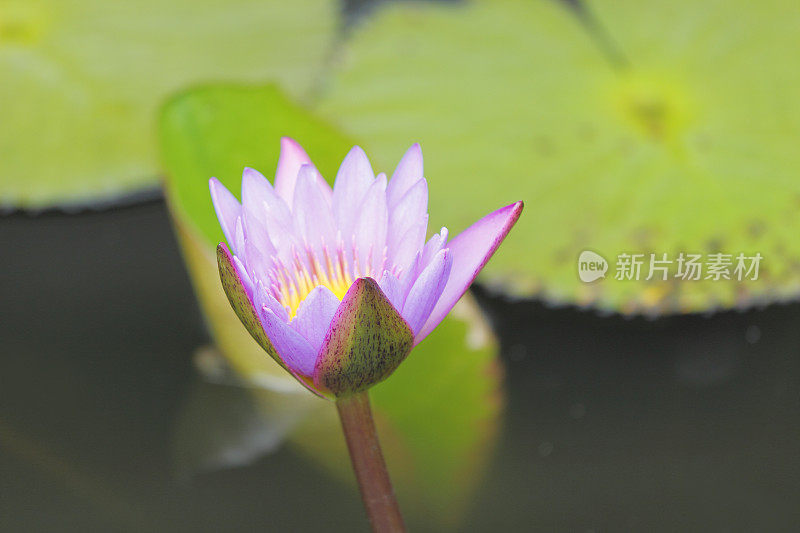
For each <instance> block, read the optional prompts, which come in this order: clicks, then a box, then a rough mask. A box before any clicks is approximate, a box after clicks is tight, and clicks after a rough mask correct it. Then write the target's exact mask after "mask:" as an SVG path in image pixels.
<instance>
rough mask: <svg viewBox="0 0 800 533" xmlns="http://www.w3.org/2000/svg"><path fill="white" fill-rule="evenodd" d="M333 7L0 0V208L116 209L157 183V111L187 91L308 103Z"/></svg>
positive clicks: (261, 0)
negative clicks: (268, 92)
mask: <svg viewBox="0 0 800 533" xmlns="http://www.w3.org/2000/svg"><path fill="white" fill-rule="evenodd" d="M336 24H337V3H336V2H334V1H333V0H299V1H294V2H280V1H277V0H195V1H187V0H180V1H162V0H137V1H135V2H132V1H111V2H108V1H102V0H0V80H2V81H1V82H0V102H2V112H0V122H2V128H0V154H2V156H1V157H0V176H2V179H0V207H9V206H10V207H21V208H42V207H49V206H53V205H59V206H63V205H76V204H85V203H87V202H92V201H99V200H109V199H113V198H115V197H118V196H120V195H123V194H127V193H132V192H134V191H137V190H139V189H141V188H143V187H148V186H150V187H153V186H156V185H157V182H158V178H159V175H160V168H159V165H158V164H157V142H156V140H155V122H156V117H157V108H158V106H159V105H160V104H161V103H162V101H163V100H164V98H165V97H166V96H167V95H169V94H171V93H172V92H174V91H176V90H178V89H182V88H184V87H186V86H187V85H190V84H196V83H204V82H217V81H225V80H228V79H235V80H237V81H251V82H265V81H271V80H275V81H279V82H281V83H282V84H283V85H284V86H285V87H286V88H287V90H289V91H290V93H291V94H293V95H295V96H299V95H302V94H305V93H306V92H307V91H308V89H309V88H310V87H311V86H312V85H313V83H314V82H315V81H316V76H317V73H318V70H319V67H320V65H321V64H322V63H323V60H324V59H325V58H326V57H327V50H328V47H329V45H330V42H331V39H332V37H333V35H334V31H335V29H336Z"/></svg>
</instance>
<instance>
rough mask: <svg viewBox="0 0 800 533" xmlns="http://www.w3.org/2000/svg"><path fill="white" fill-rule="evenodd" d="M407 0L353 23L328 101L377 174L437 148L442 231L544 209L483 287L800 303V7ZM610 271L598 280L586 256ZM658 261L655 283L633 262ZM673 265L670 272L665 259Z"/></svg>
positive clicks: (434, 186)
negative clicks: (520, 204) (496, 211)
mask: <svg viewBox="0 0 800 533" xmlns="http://www.w3.org/2000/svg"><path fill="white" fill-rule="evenodd" d="M586 5H587V6H589V7H590V8H591V9H592V10H593V12H589V11H584V10H581V9H580V8H569V7H568V3H567V2H554V1H552V0H504V1H491V2H490V1H487V0H483V1H481V0H476V1H474V2H469V3H464V4H459V5H458V6H453V5H451V6H442V5H436V4H432V5H427V4H413V5H410V4H402V5H391V6H387V7H385V8H383V9H381V10H380V11H379V12H378V13H376V15H375V17H374V18H373V19H372V20H370V21H366V22H364V23H363V24H362V25H361V26H360V28H358V29H357V30H355V31H354V32H353V35H352V39H351V40H350V41H349V42H348V43H345V45H344V49H343V50H342V51H341V54H340V58H339V65H338V68H337V72H336V73H335V74H334V76H333V79H332V80H330V81H329V83H328V85H327V90H326V92H325V94H324V95H323V96H322V98H321V100H320V101H319V104H318V106H317V107H316V108H315V109H316V111H317V112H318V113H319V114H320V116H322V117H325V118H327V119H328V120H329V121H331V122H332V123H334V124H336V125H337V126H339V127H341V128H342V129H343V130H344V131H346V132H348V133H350V134H353V135H356V136H358V138H360V139H364V145H365V146H364V148H365V149H366V150H367V151H368V152H369V153H372V154H375V158H376V160H377V163H378V165H379V166H383V165H386V164H387V163H388V162H390V161H393V160H396V159H397V158H398V157H399V156H400V154H401V152H402V149H403V146H405V144H407V142H408V140H409V139H413V140H415V141H419V142H420V143H421V144H422V146H423V149H424V150H425V153H426V158H425V164H426V175H427V177H428V179H429V183H430V192H431V201H430V206H431V208H430V211H431V224H432V225H433V226H438V225H442V224H444V223H447V224H449V226H448V227H449V228H450V229H451V232H453V233H455V232H457V231H459V230H461V229H463V228H464V227H466V226H467V225H468V224H469V223H470V221H472V220H474V219H475V218H476V217H477V216H479V215H480V214H482V213H483V212H484V211H485V210H486V207H487V206H494V205H504V204H507V203H509V202H512V201H514V200H518V199H523V200H525V202H526V204H527V205H528V208H527V210H526V214H525V216H524V217H522V218H521V219H520V221H519V223H518V224H517V226H516V227H515V229H514V231H513V232H512V233H511V235H509V237H508V239H507V241H506V242H505V243H504V245H503V248H504V251H503V253H502V254H499V255H498V257H496V258H494V259H493V260H492V261H491V262H490V263H489V265H488V267H487V269H486V271H485V272H484V274H483V276H482V278H481V279H483V280H484V281H487V282H490V283H494V284H497V285H501V286H502V287H504V288H505V289H507V290H509V291H510V292H512V293H515V294H517V295H525V296H529V295H538V296H540V297H544V298H546V299H549V300H551V301H555V302H567V303H577V304H582V305H592V306H595V307H598V308H601V309H606V310H613V311H620V312H630V313H634V312H645V313H670V312H691V311H706V310H709V309H713V308H717V307H742V306H747V305H751V304H753V303H754V302H769V301H774V300H778V299H783V298H789V297H796V296H797V294H798V293H800V240H798V239H797V238H796V237H795V236H796V234H797V232H798V228H800V209H799V208H798V207H800V180H798V179H797V176H798V174H800V152H798V150H797V147H796V144H797V139H798V138H800V99H798V98H797V94H798V92H800V75H798V73H797V69H796V68H795V67H796V65H797V64H798V61H800V32H798V31H797V28H798V27H800V11H799V10H798V8H797V7H788V6H787V5H786V4H785V3H782V2H777V1H766V2H745V1H743V0H739V1H734V2H730V1H728V2H722V1H712V2H702V3H697V2H692V1H689V0H678V1H677V2H660V3H659V2H656V3H652V2H636V1H633V0H623V1H618V0H596V1H593V2H587V3H586ZM585 250H590V251H594V252H596V253H599V254H600V255H601V256H603V257H605V259H606V260H607V261H608V262H609V263H610V269H609V273H608V274H607V275H606V277H605V279H598V280H597V281H594V282H592V283H585V282H582V281H581V280H580V279H579V276H578V257H579V256H580V254H581V253H582V252H583V251H585ZM681 252H684V253H686V254H689V253H692V254H695V253H699V254H703V262H704V263H705V264H706V265H707V264H708V261H709V260H710V259H711V258H709V257H708V254H711V253H716V252H721V253H724V254H732V255H733V256H734V258H735V256H736V255H738V254H739V253H744V254H745V255H746V256H748V257H749V256H754V255H755V254H756V253H760V254H761V255H762V256H763V260H762V261H761V264H760V272H759V277H758V279H757V280H742V281H739V280H738V279H736V278H735V276H733V275H732V274H733V272H732V270H733V267H731V269H730V270H731V276H730V277H731V278H732V279H730V280H725V279H722V280H719V281H715V280H713V279H709V280H706V279H704V278H705V276H706V272H705V271H704V272H703V274H702V277H703V279H701V280H699V281H686V280H682V279H678V278H676V277H675V274H676V273H677V263H676V260H677V258H678V256H679V254H680V253H681ZM622 253H628V254H634V253H642V254H645V257H644V260H645V264H644V266H643V267H642V274H641V278H640V280H639V281H635V280H616V279H614V277H615V273H616V271H615V265H616V266H618V261H617V258H618V256H619V254H622ZM664 253H666V254H668V255H667V258H668V259H671V260H673V263H672V265H671V266H670V271H669V272H668V276H667V280H665V281H663V280H662V279H661V278H660V277H659V276H658V275H657V276H656V277H654V278H653V279H651V280H650V281H646V280H645V278H646V277H647V276H648V275H649V272H648V268H649V260H650V254H656V256H657V258H658V259H661V258H662V254H664Z"/></svg>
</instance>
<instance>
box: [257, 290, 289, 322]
mask: <svg viewBox="0 0 800 533" xmlns="http://www.w3.org/2000/svg"><path fill="white" fill-rule="evenodd" d="M253 303H254V305H255V308H256V309H257V310H258V311H259V313H260V312H261V311H263V310H264V309H271V310H272V312H273V313H275V315H276V316H277V317H278V318H280V319H281V320H283V321H284V322H289V313H288V312H287V311H286V308H285V307H284V306H282V305H281V303H280V302H279V301H278V300H276V299H275V298H273V297H272V295H271V294H270V292H269V291H268V290H267V288H266V287H264V284H263V283H261V282H260V281H259V282H257V283H256V286H255V289H254V290H253Z"/></svg>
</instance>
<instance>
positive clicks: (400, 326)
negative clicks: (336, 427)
mask: <svg viewBox="0 0 800 533" xmlns="http://www.w3.org/2000/svg"><path fill="white" fill-rule="evenodd" d="M413 345H414V332H413V331H412V330H411V326H409V325H408V323H407V322H406V321H405V320H404V319H403V317H402V316H400V313H398V312H397V310H396V309H395V308H394V307H393V306H392V304H391V303H390V302H389V300H388V299H387V298H386V296H385V295H384V294H383V292H382V291H381V289H380V287H379V286H378V283H377V282H376V281H375V280H374V279H372V278H360V279H357V280H356V281H355V283H353V285H352V286H351V287H350V289H349V290H348V291H347V294H345V296H344V298H343V300H342V303H341V304H340V305H339V308H338V309H337V310H336V314H335V315H334V317H333V320H332V321H331V325H330V328H329V329H328V333H327V334H326V336H325V341H324V342H323V344H322V349H321V350H320V353H319V356H318V357H317V361H316V364H315V365H314V384H315V385H316V386H317V387H318V388H320V389H322V390H328V391H330V392H331V393H333V394H334V395H336V396H347V395H349V394H353V393H356V392H360V391H363V390H366V389H368V388H369V387H371V386H373V385H375V384H376V383H379V382H380V381H383V380H384V379H386V378H387V377H389V376H390V375H391V374H392V372H394V371H395V369H396V368H397V367H398V366H399V365H400V363H402V362H403V360H404V359H405V358H406V356H407V355H408V353H409V352H410V351H411V348H412V347H413Z"/></svg>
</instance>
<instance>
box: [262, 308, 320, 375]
mask: <svg viewBox="0 0 800 533" xmlns="http://www.w3.org/2000/svg"><path fill="white" fill-rule="evenodd" d="M259 311H260V315H261V324H262V325H263V327H264V333H266V335H267V338H269V340H270V342H271V343H272V345H273V346H274V347H275V351H276V352H277V353H278V356H279V357H280V358H281V360H282V361H283V362H284V363H286V366H288V367H289V369H290V370H292V371H294V372H297V373H298V374H301V375H303V376H311V374H312V373H313V372H314V362H315V361H316V359H317V351H316V350H314V348H313V347H312V346H311V344H309V342H308V341H307V340H306V339H305V338H304V337H303V336H302V335H300V334H299V333H297V332H296V331H295V330H293V329H292V328H291V327H290V326H289V324H287V323H286V322H285V321H283V320H281V319H280V317H278V315H276V314H275V313H274V312H273V311H272V309H269V308H262V309H260V310H259Z"/></svg>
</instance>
